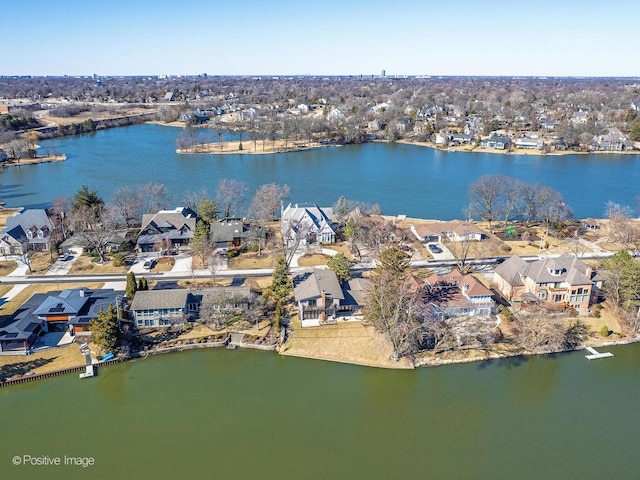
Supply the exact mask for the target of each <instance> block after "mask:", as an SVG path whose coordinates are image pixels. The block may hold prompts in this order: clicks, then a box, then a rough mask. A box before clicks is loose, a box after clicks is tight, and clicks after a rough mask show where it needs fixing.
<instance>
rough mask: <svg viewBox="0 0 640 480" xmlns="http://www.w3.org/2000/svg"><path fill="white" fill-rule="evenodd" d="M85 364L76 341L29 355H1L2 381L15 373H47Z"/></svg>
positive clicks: (0, 374) (0, 375)
mask: <svg viewBox="0 0 640 480" xmlns="http://www.w3.org/2000/svg"><path fill="white" fill-rule="evenodd" d="M84 364H85V358H84V355H82V354H81V353H80V348H78V345H76V344H75V343H72V344H71V345H67V346H66V347H58V348H51V349H49V350H45V351H43V352H38V353H34V354H32V355H28V356H25V355H7V356H4V355H3V356H0V381H2V380H4V379H6V378H9V377H12V376H14V375H25V374H26V373H29V372H31V373H46V372H51V371H54V370H62V369H64V368H69V367H77V366H80V365H84Z"/></svg>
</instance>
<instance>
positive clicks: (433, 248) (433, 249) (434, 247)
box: [428, 243, 442, 253]
mask: <svg viewBox="0 0 640 480" xmlns="http://www.w3.org/2000/svg"><path fill="white" fill-rule="evenodd" d="M428 248H429V250H431V253H442V249H441V248H440V247H439V246H437V245H436V244H435V243H430V244H429V245H428Z"/></svg>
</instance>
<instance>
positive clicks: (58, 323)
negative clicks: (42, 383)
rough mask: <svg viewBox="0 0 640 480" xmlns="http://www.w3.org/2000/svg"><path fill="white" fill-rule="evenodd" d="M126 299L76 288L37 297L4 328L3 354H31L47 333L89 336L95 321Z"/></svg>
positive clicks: (108, 291) (121, 294) (0, 341)
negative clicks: (35, 345)
mask: <svg viewBox="0 0 640 480" xmlns="http://www.w3.org/2000/svg"><path fill="white" fill-rule="evenodd" d="M123 298H124V291H119V290H113V289H101V290H90V289H87V288H74V289H66V290H62V291H51V292H47V293H38V294H35V295H33V296H32V297H31V298H30V299H29V300H27V301H26V302H25V303H24V304H23V305H22V306H21V307H20V308H19V309H18V310H17V311H16V312H15V313H14V314H13V315H12V316H11V317H10V318H9V319H8V320H7V321H5V322H3V324H2V325H0V353H5V354H12V355H16V354H27V353H28V352H29V350H30V348H31V347H33V346H34V344H36V343H37V340H38V338H39V337H41V336H42V335H45V334H47V333H67V332H68V333H70V334H71V335H75V334H82V333H88V332H89V324H90V322H91V320H94V319H96V318H98V314H99V313H100V311H101V310H102V311H106V310H107V309H108V308H109V305H113V306H116V305H117V303H118V301H120V300H121V299H123Z"/></svg>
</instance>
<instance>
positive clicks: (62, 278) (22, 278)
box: [0, 252, 614, 285]
mask: <svg viewBox="0 0 640 480" xmlns="http://www.w3.org/2000/svg"><path fill="white" fill-rule="evenodd" d="M613 254H614V253H613V252H594V253H590V254H586V255H582V256H581V257H580V259H581V260H594V259H600V258H604V257H608V256H611V255H613ZM559 256H560V255H559V254H553V255H529V256H523V257H522V258H523V259H524V260H525V261H534V260H537V259H539V258H542V257H559ZM507 258H508V257H492V258H483V259H474V260H470V261H469V263H471V264H473V265H476V266H479V267H483V268H482V270H483V271H485V272H488V271H491V270H493V267H494V266H495V265H498V264H500V263H502V262H503V261H504V260H506V259H507ZM456 265H457V262H456V261H455V260H446V261H435V260H417V261H413V262H411V267H412V268H431V269H436V268H452V267H455V266H456ZM375 267H376V264H375V262H368V263H358V264H355V265H354V266H353V270H356V271H365V270H373V269H374V268H375ZM302 270H304V268H303V267H294V268H291V269H290V271H291V273H296V272H299V271H302ZM21 273H22V275H21ZM272 273H273V269H271V268H260V269H250V270H219V271H217V272H216V277H226V278H246V277H268V276H271V274H272ZM137 276H144V277H145V278H146V279H147V280H155V281H159V282H170V281H178V280H185V279H189V278H211V272H210V271H209V270H194V271H175V270H172V271H170V272H162V273H140V274H138V275H137ZM126 279H127V275H126V274H121V273H114V274H104V275H65V274H62V275H46V276H45V275H43V276H37V275H29V276H26V275H24V273H23V272H22V271H19V272H18V274H17V275H16V274H15V272H14V274H12V275H8V276H6V277H0V283H2V284H9V285H21V284H38V283H82V282H122V281H126Z"/></svg>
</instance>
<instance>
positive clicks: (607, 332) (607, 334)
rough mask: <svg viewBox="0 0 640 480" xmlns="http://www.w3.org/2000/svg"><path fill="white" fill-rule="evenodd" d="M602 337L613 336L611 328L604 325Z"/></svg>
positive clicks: (601, 330)
mask: <svg viewBox="0 0 640 480" xmlns="http://www.w3.org/2000/svg"><path fill="white" fill-rule="evenodd" d="M600 335H602V336H603V337H608V336H609V335H611V332H610V331H609V327H607V326H606V325H603V326H602V328H601V329H600Z"/></svg>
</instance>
